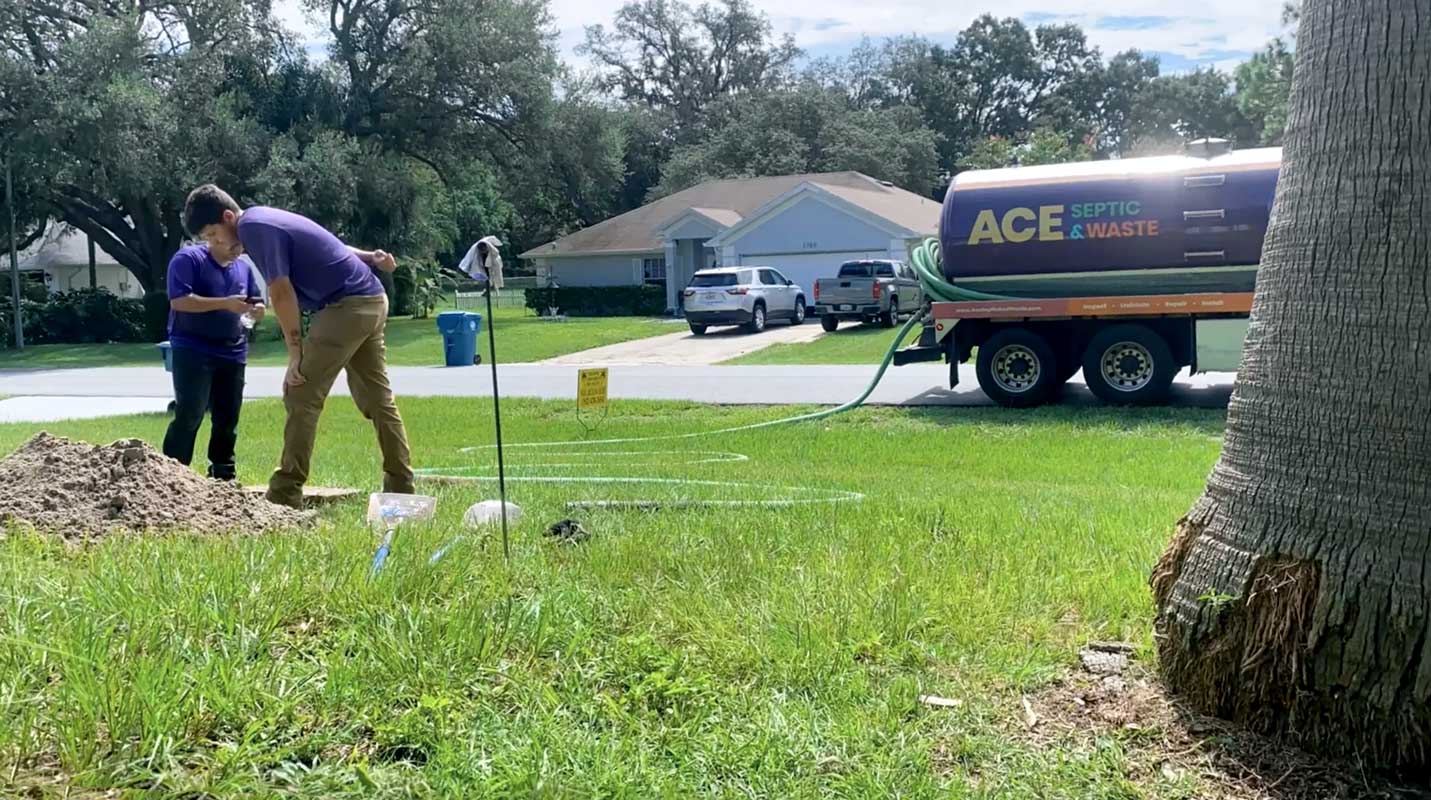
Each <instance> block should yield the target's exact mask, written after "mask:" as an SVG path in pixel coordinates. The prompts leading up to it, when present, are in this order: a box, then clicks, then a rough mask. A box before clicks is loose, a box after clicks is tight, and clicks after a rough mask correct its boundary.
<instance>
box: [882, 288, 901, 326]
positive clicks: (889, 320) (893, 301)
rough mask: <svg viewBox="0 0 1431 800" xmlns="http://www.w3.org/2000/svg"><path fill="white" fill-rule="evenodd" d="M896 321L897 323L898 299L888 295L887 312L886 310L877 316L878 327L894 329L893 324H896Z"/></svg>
mask: <svg viewBox="0 0 1431 800" xmlns="http://www.w3.org/2000/svg"><path fill="white" fill-rule="evenodd" d="M898 321H899V298H898V297H896V296H894V295H890V296H889V310H887V311H885V312H884V313H882V314H880V315H879V326H880V327H881V328H893V327H894V324H895V323H896V322H898Z"/></svg>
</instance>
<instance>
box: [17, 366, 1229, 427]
mask: <svg viewBox="0 0 1431 800" xmlns="http://www.w3.org/2000/svg"><path fill="white" fill-rule="evenodd" d="M608 369H609V370H610V389H609V391H610V396H611V397H612V398H613V399H631V400H637V399H639V400H689V401H695V402H703V403H717V404H723V405H838V404H840V403H844V402H846V401H848V400H850V399H853V398H854V397H857V396H858V395H859V394H860V392H862V391H863V390H864V388H865V386H867V385H868V384H869V381H870V379H871V378H873V376H874V372H875V370H874V367H871V366H761V367H718V366H656V365H633V366H613V367H609V368H608ZM576 373H577V367H576V366H564V365H553V364H514V365H512V366H506V367H499V373H498V381H499V386H500V387H501V390H502V395H503V396H504V397H536V398H544V399H554V400H564V399H569V400H572V401H573V402H574V401H575V398H576ZM389 374H390V376H391V378H392V381H393V387H394V389H395V390H396V391H397V393H398V395H399V396H400V397H401V396H407V397H427V396H440V395H451V396H459V397H463V396H466V397H487V396H490V395H491V393H492V373H491V369H490V368H489V367H487V366H485V365H483V366H476V367H456V368H447V367H391V368H390V369H389ZM948 376H949V372H948V368H947V367H945V366H943V365H929V364H918V365H910V366H906V367H891V368H890V369H889V371H888V372H886V373H885V376H884V380H883V381H881V382H880V385H879V387H878V388H876V389H875V391H874V393H873V394H872V395H871V396H870V398H869V400H868V401H867V402H868V403H870V404H874V405H897V406H988V405H992V403H991V401H990V400H989V399H988V398H987V397H986V396H985V395H984V393H983V392H982V391H980V390H979V386H978V383H977V382H976V380H975V378H974V369H973V367H972V366H969V365H963V366H961V367H960V368H959V376H960V377H959V385H958V387H956V388H955V389H952V390H951V389H949V388H948ZM1233 377H1234V376H1233V375H1232V374H1231V373H1208V374H1203V375H1197V376H1194V377H1188V376H1186V375H1183V376H1180V377H1179V378H1178V380H1177V382H1176V383H1175V384H1174V393H1173V398H1172V401H1171V404H1172V405H1175V406H1183V407H1199V408H1224V407H1226V405H1227V401H1228V398H1229V396H1230V395H1231V393H1232V382H1233ZM282 381H283V369H282V368H281V367H252V368H250V369H249V371H248V386H247V387H246V389H245V391H244V396H245V397H250V398H263V397H279V396H281V387H282ZM333 393H334V394H339V395H341V394H346V393H347V386H346V384H345V382H344V381H343V380H342V379H339V381H338V382H337V384H336V385H334V387H333ZM171 394H172V388H171V384H170V378H169V374H168V373H166V372H165V371H164V369H163V367H107V368H97V369H72V370H10V371H0V396H4V397H9V398H12V399H9V400H0V421H6V420H8V421H20V420H21V419H25V420H29V419H31V417H32V416H33V415H34V414H36V413H39V412H44V411H45V410H46V409H50V413H51V414H53V413H55V412H57V411H59V410H60V408H61V407H65V408H71V409H73V410H75V411H83V410H84V409H85V408H90V407H95V408H96V411H98V408H97V407H100V406H108V405H116V406H121V407H123V408H125V409H132V408H133V403H134V402H136V400H135V399H136V398H153V399H156V400H158V399H165V400H167V398H169V397H170V396H171ZM26 396H29V398H31V399H25V397H26ZM48 398H89V400H84V401H77V400H63V401H62V400H49V399H48ZM1061 402H1063V403H1065V404H1074V405H1095V404H1097V402H1098V401H1097V400H1096V399H1095V398H1094V397H1093V395H1092V394H1090V393H1089V392H1088V390H1087V389H1086V388H1084V386H1083V384H1082V382H1081V381H1080V380H1079V378H1078V377H1075V378H1074V379H1073V380H1072V381H1070V382H1069V384H1068V386H1067V387H1065V389H1064V394H1063V397H1062V398H1061ZM158 405H159V406H160V408H162V404H158ZM22 411H25V412H27V413H29V414H30V416H23V415H21V412H22ZM111 413H113V412H111ZM119 413H124V412H123V411H121V412H119ZM85 415H86V416H89V415H92V414H85ZM69 416H72V415H71V414H69V413H68V412H67V413H66V417H55V418H68V417H69ZM34 421H45V420H44V419H37V420H34Z"/></svg>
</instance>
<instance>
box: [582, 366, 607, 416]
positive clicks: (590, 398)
mask: <svg viewBox="0 0 1431 800" xmlns="http://www.w3.org/2000/svg"><path fill="white" fill-rule="evenodd" d="M604 405H606V370H605V369H583V370H578V371H577V373H576V407H577V408H601V407H602V406H604Z"/></svg>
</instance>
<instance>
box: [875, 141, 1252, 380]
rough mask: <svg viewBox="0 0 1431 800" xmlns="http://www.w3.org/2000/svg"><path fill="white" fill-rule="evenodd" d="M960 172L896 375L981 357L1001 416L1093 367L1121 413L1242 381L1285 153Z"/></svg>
mask: <svg viewBox="0 0 1431 800" xmlns="http://www.w3.org/2000/svg"><path fill="white" fill-rule="evenodd" d="M1202 147H1203V148H1204V150H1205V152H1201V153H1199V154H1197V155H1180V156H1166V157H1156V158H1133V159H1122V160H1113V161H1094V162H1085V163H1075V164H1057V165H1048V166H1038V167H1025V168H1011V169H996V170H976V171H970V172H964V173H960V174H959V175H958V176H956V177H955V179H954V181H953V183H952V184H951V185H950V188H949V191H948V192H947V193H946V195H945V199H944V208H943V212H942V217H941V220H940V235H939V242H938V247H937V249H936V248H935V247H933V246H932V244H931V245H927V246H926V247H925V248H921V251H920V252H918V253H916V256H915V259H914V260H915V266H916V269H917V270H918V271H919V272H920V277H921V280H922V281H923V283H924V285H925V290H926V294H928V295H930V296H931V299H932V300H933V302H932V303H931V305H930V307H929V309H928V311H927V313H926V315H925V322H924V330H923V334H922V335H921V337H920V340H919V342H918V343H917V344H916V345H915V346H913V347H911V348H907V349H905V350H903V351H900V352H899V353H897V354H896V357H895V360H894V363H895V364H897V365H898V364H908V363H912V362H916V361H935V360H940V359H943V360H945V361H946V362H948V364H949V365H950V367H949V375H950V377H949V381H950V386H951V388H952V387H953V386H955V385H957V383H958V380H959V372H958V365H959V364H961V363H964V362H966V361H968V360H969V359H970V358H971V357H973V358H974V359H975V364H976V372H977V374H978V379H979V386H980V387H981V388H982V389H983V390H984V392H985V393H986V394H987V395H988V396H989V397H990V398H991V399H993V400H994V402H996V403H998V404H999V405H1002V406H1009V407H1028V406H1035V405H1039V404H1042V403H1046V402H1048V401H1049V400H1051V399H1052V398H1053V397H1054V396H1055V395H1056V393H1057V391H1058V389H1059V387H1061V386H1062V385H1063V384H1064V383H1065V382H1066V381H1068V380H1069V379H1070V378H1072V377H1073V376H1074V375H1075V374H1077V373H1078V372H1079V371H1080V370H1081V371H1082V372H1083V378H1084V382H1085V383H1086V384H1087V385H1088V388H1089V389H1090V390H1091V391H1092V392H1093V393H1094V394H1095V395H1097V396H1098V397H1099V398H1101V399H1102V400H1104V401H1106V402H1109V403H1115V404H1129V405H1146V404H1156V403H1158V402H1161V401H1163V400H1164V399H1166V398H1167V396H1168V393H1169V390H1170V388H1171V385H1172V381H1173V378H1174V377H1175V376H1176V375H1177V374H1178V373H1179V372H1180V371H1181V370H1183V369H1185V368H1186V369H1189V370H1190V371H1191V372H1192V373H1197V372H1212V371H1235V370H1236V369H1237V366H1238V359H1239V358H1240V356H1241V352H1242V342H1243V339H1244V337H1245V335H1246V332H1247V319H1248V314H1249V312H1250V311H1251V308H1252V296H1253V291H1254V288H1255V284H1256V276H1257V265H1258V262H1259V261H1260V259H1261V253H1262V242H1263V238H1264V236H1265V235H1266V233H1267V223H1268V218H1269V216H1270V214H1271V209H1272V200H1273V196H1274V195H1275V193H1276V186H1277V175H1278V171H1279V168H1280V166H1281V150H1280V148H1263V149H1255V150H1242V151H1232V150H1229V149H1226V148H1225V147H1221V146H1219V145H1218V143H1203V145H1202Z"/></svg>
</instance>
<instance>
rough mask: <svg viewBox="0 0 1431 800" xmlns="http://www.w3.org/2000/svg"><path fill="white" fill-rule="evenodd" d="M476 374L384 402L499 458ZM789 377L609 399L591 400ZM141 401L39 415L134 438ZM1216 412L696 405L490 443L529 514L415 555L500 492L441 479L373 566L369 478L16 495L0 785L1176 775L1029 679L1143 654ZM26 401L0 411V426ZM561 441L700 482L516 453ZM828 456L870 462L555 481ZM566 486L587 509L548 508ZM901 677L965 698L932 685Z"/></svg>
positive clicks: (155, 434)
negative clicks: (167, 530)
mask: <svg viewBox="0 0 1431 800" xmlns="http://www.w3.org/2000/svg"><path fill="white" fill-rule="evenodd" d="M331 406H332V407H331V408H330V409H329V411H328V412H327V414H326V416H325V418H324V421H323V428H322V430H321V432H320V437H319V445H318V451H317V455H316V458H315V462H314V469H315V472H316V474H315V476H314V482H315V483H317V484H321V485H344V484H346V485H353V486H357V487H360V488H362V489H363V490H365V491H370V490H373V489H375V488H376V482H377V479H378V459H377V453H376V448H375V446H374V445H373V443H372V438H373V437H372V432H371V428H370V427H369V426H368V425H367V424H366V423H365V422H364V421H363V420H362V419H361V418H359V416H358V415H357V413H356V412H355V411H354V410H353V408H352V406H351V404H350V403H348V402H346V401H344V400H341V399H339V400H335V401H334V402H333V403H332V404H331ZM488 409H489V406H488V405H487V404H486V403H485V402H483V401H481V400H472V399H462V400H457V399H427V400H416V399H411V400H406V401H404V402H403V403H402V411H403V414H404V416H405V418H406V419H407V421H408V425H409V433H410V437H411V439H412V443H413V447H414V454H415V460H416V461H417V462H418V464H419V466H424V467H434V468H442V469H444V470H446V471H449V472H453V473H461V474H468V475H472V474H490V467H491V465H492V462H493V460H494V459H493V454H492V452H491V451H490V450H479V451H477V452H475V453H468V454H464V453H462V452H460V451H459V448H461V447H462V446H465V445H483V444H487V443H490V442H491V441H492V431H491V429H492V425H491V418H490V414H489V411H488ZM503 411H504V425H505V429H506V432H507V441H508V443H515V442H523V441H557V440H561V439H567V438H577V437H579V436H580V435H581V428H580V427H579V425H578V423H577V420H576V419H575V416H574V414H573V410H572V408H571V404H570V403H540V402H535V401H511V402H508V403H504V404H503ZM783 413H784V412H780V411H775V410H770V409H756V408H739V409H730V408H710V407H694V406H687V405H676V404H651V403H618V404H616V405H615V406H614V407H613V408H612V410H611V415H610V418H609V419H608V420H607V421H606V422H605V424H604V426H603V427H602V429H601V430H600V431H599V432H598V434H597V436H598V437H607V436H613V437H621V436H652V435H660V434H668V433H679V432H685V431H691V430H697V429H712V428H714V427H717V426H726V425H735V424H742V423H748V422H754V421H758V420H762V419H773V418H776V417H777V416H781V415H783ZM165 422H166V420H165V418H164V417H163V416H143V417H132V418H124V419H111V420H104V421H89V422H73V423H65V424H51V425H48V426H44V427H46V428H48V429H49V430H50V431H51V432H54V433H60V434H64V435H69V436H75V437H81V438H84V439H87V440H91V441H100V442H103V441H109V440H113V439H116V438H120V437H129V436H141V437H143V438H144V439H146V440H148V441H150V442H155V443H157V442H158V441H159V440H160V438H161V436H162V432H163V429H164V425H165ZM1222 422H1223V420H1222V415H1221V414H1220V413H1213V412H1202V411H1169V410H1147V411H1134V410H1111V409H1057V408H1051V409H1042V410H1037V411H1033V412H1008V411H1003V410H998V409H978V410H972V409H970V410H905V411H901V410H891V409H867V410H860V411H857V412H853V413H851V414H848V415H845V416H842V417H838V418H835V419H831V420H828V421H825V422H820V423H806V424H801V425H798V426H792V427H782V428H774V429H767V430H763V431H754V432H744V433H731V434H723V435H719V436H713V437H709V438H700V439H694V440H685V441H675V442H670V441H668V442H649V443H635V444H631V443H627V444H617V445H605V446H601V447H596V448H576V447H563V448H556V449H552V450H532V449H520V448H514V449H509V450H508V458H509V460H510V466H511V473H512V475H513V476H514V479H513V481H512V483H511V485H510V491H511V495H512V498H513V499H514V500H515V501H516V502H518V503H520V504H521V505H522V506H523V507H524V509H525V512H526V516H525V518H524V519H523V520H522V521H521V522H520V523H518V524H517V525H516V526H515V527H514V528H513V530H512V561H511V564H510V566H508V565H505V564H504V563H503V559H502V548H501V546H500V543H499V539H498V536H497V534H495V533H493V532H490V531H489V532H486V533H484V534H482V535H481V536H480V537H479V538H478V539H477V540H475V541H468V542H466V543H462V544H459V545H458V546H457V547H456V549H455V550H454V551H453V552H452V554H450V555H449V556H448V557H447V558H446V559H445V560H443V561H441V562H439V563H438V564H437V565H435V566H429V565H428V564H427V559H428V555H429V554H430V553H432V552H433V551H434V550H435V549H436V548H437V547H438V545H439V544H440V543H442V542H445V541H447V540H449V539H450V538H451V537H452V536H453V535H454V534H455V533H457V532H458V531H459V523H458V521H459V519H460V517H461V514H462V512H463V510H464V509H465V507H466V506H467V505H468V504H469V503H471V502H473V501H475V500H478V499H482V498H486V497H492V496H495V492H496V490H495V486H493V485H491V484H484V485H480V486H476V485H469V486H430V487H429V491H432V492H433V493H435V494H436V495H437V496H438V498H439V519H438V521H437V522H436V523H435V524H432V525H429V526H424V527H415V528H411V529H403V530H401V531H400V532H399V533H398V536H397V540H396V544H395V547H394V550H393V554H392V556H390V558H389V560H388V567H387V570H386V571H385V572H384V573H383V574H382V575H381V576H379V577H378V579H376V580H369V578H368V564H369V560H370V558H371V556H372V552H373V548H374V546H375V536H374V534H373V533H372V532H370V531H369V530H367V529H366V528H365V527H364V525H363V523H362V513H363V508H362V504H349V505H345V506H340V507H337V508H335V509H331V510H329V511H327V512H325V513H326V516H325V517H324V519H323V521H322V522H321V524H319V526H318V527H316V528H315V529H313V530H308V531H298V532H292V533H283V534H276V535H267V536H262V537H224V536H216V535H212V534H210V535H202V534H200V535H192V536H186V535H174V536H170V537H112V538H110V539H108V540H105V541H103V542H101V543H98V544H95V545H91V546H89V547H86V548H82V549H70V548H67V547H65V546H63V545H61V544H58V543H56V542H55V541H53V540H50V539H46V538H41V537H39V536H36V535H34V534H31V533H26V532H23V531H18V530H11V531H10V532H9V534H8V536H7V537H5V538H3V539H0V795H3V796H11V795H13V794H25V793H26V792H30V791H33V792H35V793H37V794H41V796H43V795H42V793H43V792H50V793H52V795H53V796H55V797H59V796H71V795H65V794H64V793H65V792H67V791H68V789H67V787H72V788H74V789H75V790H76V794H75V795H72V796H80V795H81V794H82V793H81V792H78V790H80V789H86V788H88V789H104V788H111V787H117V788H125V789H129V790H132V791H133V792H134V796H145V797H148V796H166V797H168V796H191V797H198V796H210V797H236V796H246V797H270V796H289V797H299V796H302V797H319V796H321V797H353V798H358V797H362V798H372V797H392V798H398V797H511V796H543V797H592V796H607V797H618V796H619V797H655V796H671V797H690V796H697V795H700V796H718V797H778V798H792V797H799V798H823V797H851V798H854V797H861V798H863V797H892V796H899V797H906V798H933V797H976V798H992V797H1007V798H1033V797H1040V798H1095V797H1096V798H1106V797H1118V798H1186V797H1196V796H1199V794H1198V791H1197V789H1198V787H1197V785H1196V783H1194V782H1195V781H1196V780H1197V778H1196V777H1195V775H1193V776H1188V775H1182V776H1174V775H1164V774H1162V773H1159V772H1158V770H1156V769H1153V770H1149V771H1147V772H1136V771H1135V770H1134V768H1133V759H1134V756H1133V755H1131V753H1132V752H1133V750H1134V748H1135V746H1136V744H1137V742H1138V741H1139V739H1138V737H1139V736H1143V735H1145V734H1143V733H1140V732H1138V731H1131V730H1130V731H1123V730H1121V729H1118V730H1115V731H1114V732H1113V733H1111V734H1109V735H1107V736H1098V737H1083V738H1077V737H1073V738H1068V739H1055V740H1052V741H1050V742H1048V743H1036V742H1032V741H1030V739H1029V738H1028V737H1025V736H1020V735H1019V732H1020V731H1021V730H1022V728H1021V725H1020V722H1019V720H1021V719H1022V713H1023V712H1022V711H1021V710H1020V709H1021V706H1020V701H1019V696H1020V693H1021V692H1025V691H1035V690H1037V689H1039V688H1040V687H1042V686H1045V685H1046V684H1048V683H1049V682H1050V681H1051V680H1053V679H1054V678H1055V677H1056V676H1057V675H1059V674H1060V673H1061V672H1062V671H1063V670H1065V669H1067V668H1069V667H1070V665H1072V664H1073V663H1075V661H1076V653H1077V650H1078V648H1079V646H1080V645H1081V644H1082V643H1084V642H1085V641H1087V640H1089V639H1127V640H1131V641H1133V642H1135V643H1136V644H1137V645H1138V646H1139V647H1140V650H1141V656H1142V657H1147V656H1148V654H1149V651H1150V649H1151V648H1150V645H1151V640H1150V635H1149V629H1150V624H1151V613H1150V600H1149V597H1148V592H1147V589H1146V586H1145V579H1146V576H1147V573H1148V571H1149V568H1150V566H1151V565H1152V563H1153V562H1154V560H1155V559H1156V557H1157V556H1158V554H1159V553H1160V552H1161V550H1162V547H1163V546H1164V544H1165V542H1166V540H1167V539H1168V537H1169V535H1170V533H1171V530H1172V526H1173V524H1174V523H1175V522H1176V520H1177V519H1178V518H1179V516H1180V515H1181V514H1182V513H1184V512H1185V511H1186V510H1187V509H1188V507H1189V505H1190V504H1191V502H1192V501H1193V500H1194V499H1195V498H1196V496H1197V495H1198V493H1199V491H1200V489H1201V487H1202V484H1203V480H1204V478H1205V477H1206V475H1207V472H1208V469H1209V467H1210V466H1211V465H1212V463H1213V461H1214V460H1215V458H1216V455H1217V452H1218V447H1219V436H1220V433H1221V428H1222ZM39 427H40V426H33V425H28V426H27V425H8V426H0V452H8V451H9V450H10V449H11V448H13V447H14V446H16V445H18V444H19V443H21V442H22V441H23V440H25V439H26V438H27V437H28V436H30V435H31V434H32V433H33V432H34V431H35V430H37V429H38V428H39ZM281 427H282V416H281V409H280V407H279V406H278V405H277V404H276V403H273V402H256V403H251V404H249V405H248V406H247V407H246V408H245V409H244V422H243V429H242V433H241V436H240V453H239V459H240V468H241V477H242V479H244V480H245V481H249V482H259V481H262V480H263V478H264V476H265V475H266V473H267V471H268V470H269V469H270V468H271V466H272V464H273V462H274V460H275V458H276V456H277V437H278V434H279V431H280V430H281ZM203 435H204V434H201V439H202V436H203ZM203 451H204V442H203V441H202V440H201V441H200V443H199V447H198V449H197V452H200V453H202V452H203ZM711 451H719V452H720V453H725V454H727V455H717V454H716V453H715V452H711ZM729 454H742V455H743V456H746V457H748V459H749V460H745V461H740V460H732V459H735V458H736V456H734V455H729ZM562 476H606V477H612V476H617V477H625V478H653V479H666V480H669V479H675V478H681V479H695V480H703V481H708V482H710V483H708V484H700V485H696V486H680V485H676V484H671V483H661V482H653V483H649V484H641V483H631V482H622V483H599V482H595V483H593V482H570V483H563V482H532V481H524V480H523V478H524V477H546V478H553V477H562ZM728 482H737V483H741V484H744V485H741V486H728V485H725V483H728ZM822 492H823V493H827V494H828V493H834V492H858V493H862V494H863V495H864V499H863V500H862V501H859V502H845V503H827V504H811V505H804V506H796V507H787V508H775V509H772V508H750V507H732V508H722V509H709V508H696V509H685V510H680V511H674V510H667V511H661V512H651V511H643V512H629V511H626V512H623V511H611V510H605V511H590V512H570V511H568V510H567V508H566V507H565V504H566V503H567V502H569V501H574V500H579V499H583V498H585V499H662V500H681V499H686V500H689V499H740V500H752V499H779V498H807V499H808V498H814V497H817V496H818V494H819V493H822ZM569 514H575V515H576V516H578V517H579V518H580V519H581V520H582V521H583V522H584V523H585V525H586V526H587V527H588V528H589V529H590V530H591V531H592V532H593V538H592V539H591V540H590V541H588V542H586V543H585V544H582V545H577V546H561V545H557V544H555V543H553V542H551V541H550V540H548V539H546V538H544V537H543V536H542V535H541V531H542V530H543V529H544V528H545V526H546V525H548V524H550V523H552V522H554V521H556V520H559V519H562V518H563V517H565V516H568V515H569ZM921 693H931V694H937V695H941V696H944V697H951V698H957V699H959V700H961V701H962V705H960V706H959V707H957V708H950V709H934V708H928V707H925V706H923V705H921V704H920V703H919V702H918V701H917V699H916V698H917V696H918V695H919V694H921ZM1135 774H1137V775H1139V776H1140V777H1138V778H1137V779H1136V780H1137V782H1136V783H1135V782H1134V778H1133V777H1132V776H1133V775H1135ZM25 796H35V795H25Z"/></svg>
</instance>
